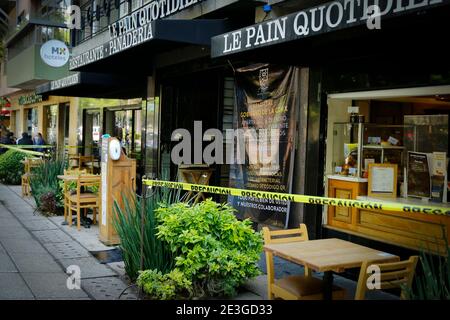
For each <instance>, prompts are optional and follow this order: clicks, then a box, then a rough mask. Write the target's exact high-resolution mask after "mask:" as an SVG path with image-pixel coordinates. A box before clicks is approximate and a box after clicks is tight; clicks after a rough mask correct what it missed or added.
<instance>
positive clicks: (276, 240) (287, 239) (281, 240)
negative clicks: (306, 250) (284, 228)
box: [270, 236, 308, 243]
mask: <svg viewBox="0 0 450 320" xmlns="http://www.w3.org/2000/svg"><path fill="white" fill-rule="evenodd" d="M306 240H308V239H306ZM306 240H305V237H303V236H297V237H285V238H272V239H271V240H270V243H289V242H300V241H306Z"/></svg>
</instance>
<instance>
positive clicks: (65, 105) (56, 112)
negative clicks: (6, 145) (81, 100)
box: [9, 91, 78, 148]
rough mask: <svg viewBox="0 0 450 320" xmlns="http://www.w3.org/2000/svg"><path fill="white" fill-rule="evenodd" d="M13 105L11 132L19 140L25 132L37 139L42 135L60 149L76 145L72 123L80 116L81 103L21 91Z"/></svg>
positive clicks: (69, 98)
mask: <svg viewBox="0 0 450 320" xmlns="http://www.w3.org/2000/svg"><path fill="white" fill-rule="evenodd" d="M9 99H10V101H11V116H10V117H11V119H12V120H11V121H10V126H9V127H10V131H11V132H13V134H14V136H15V137H16V138H20V137H21V136H22V133H23V132H26V133H28V134H29V135H30V136H32V137H34V136H35V135H37V134H38V133H41V134H42V136H43V138H44V140H45V142H46V144H48V145H53V146H55V147H57V148H60V147H61V148H63V147H64V145H68V144H70V143H74V142H75V141H76V135H75V134H71V132H75V124H74V123H71V121H70V119H71V118H72V119H73V117H74V114H73V113H76V112H77V106H78V101H77V99H75V98H71V97H64V96H42V95H40V94H37V93H36V92H34V91H20V92H17V93H14V94H12V95H11V96H10V97H9Z"/></svg>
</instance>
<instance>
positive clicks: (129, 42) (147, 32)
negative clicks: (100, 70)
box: [109, 24, 153, 55]
mask: <svg viewBox="0 0 450 320" xmlns="http://www.w3.org/2000/svg"><path fill="white" fill-rule="evenodd" d="M152 38H153V31H152V25H151V24H149V25H144V26H143V27H139V28H138V29H136V30H133V31H130V32H128V33H126V34H123V35H121V36H119V37H117V38H115V39H112V40H110V41H109V54H110V55H112V54H115V53H117V52H120V51H122V50H125V49H128V48H131V47H134V46H136V45H138V44H141V43H143V42H146V41H148V40H151V39H152Z"/></svg>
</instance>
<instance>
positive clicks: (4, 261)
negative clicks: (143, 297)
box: [0, 184, 136, 300]
mask: <svg viewBox="0 0 450 320" xmlns="http://www.w3.org/2000/svg"><path fill="white" fill-rule="evenodd" d="M19 191H20V187H19V188H18V187H14V186H13V187H11V186H5V185H1V184H0V299H44V300H45V299H70V300H74V299H76V300H80V299H82V300H85V299H117V298H118V297H119V295H120V293H121V292H122V291H123V290H124V289H125V288H126V287H127V283H125V282H124V281H123V280H122V277H121V276H120V274H119V273H117V272H116V271H114V270H119V271H120V268H119V269H118V267H117V264H114V266H113V267H110V266H108V265H104V264H101V263H100V262H99V261H98V260H97V259H95V258H94V257H93V256H92V255H91V254H90V253H89V250H104V249H105V248H106V249H108V247H106V246H103V245H102V244H101V243H100V242H99V241H98V240H97V241H96V242H95V241H94V236H93V232H90V235H91V236H90V237H82V238H83V239H85V238H87V240H86V239H85V241H84V242H83V241H80V243H79V242H77V241H76V240H78V239H75V238H74V237H73V236H71V232H73V230H75V232H78V231H76V228H71V229H72V230H70V232H67V230H66V229H67V228H68V227H63V226H61V222H62V220H61V219H59V218H60V217H54V218H53V217H52V218H47V217H43V216H41V215H39V214H38V213H35V212H34V208H33V200H32V199H31V198H28V199H25V200H24V199H22V198H21V197H20V195H19ZM86 230H89V229H85V230H82V231H80V232H85V233H83V234H86V233H87V232H86ZM81 234H82V233H78V234H77V235H81ZM97 239H98V238H97ZM85 245H86V246H85ZM109 249H110V248H109ZM70 265H77V266H79V267H80V270H81V287H82V288H81V289H80V290H76V289H75V290H69V289H68V288H67V280H68V277H69V276H68V275H67V274H66V273H65V270H66V268H67V267H68V266H70ZM121 298H122V299H136V297H135V295H134V294H133V292H132V290H127V291H126V292H125V294H124V295H122V297H121Z"/></svg>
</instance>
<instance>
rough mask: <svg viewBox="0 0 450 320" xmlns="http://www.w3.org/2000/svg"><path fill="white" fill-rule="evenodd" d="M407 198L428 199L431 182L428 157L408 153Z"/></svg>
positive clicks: (417, 153) (419, 153)
mask: <svg viewBox="0 0 450 320" xmlns="http://www.w3.org/2000/svg"><path fill="white" fill-rule="evenodd" d="M407 182H408V197H417V198H430V197H431V180H430V166H429V164H428V155H427V154H426V153H422V152H412V151H409V152H408V179H407Z"/></svg>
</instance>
